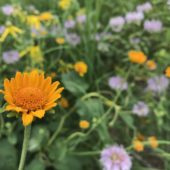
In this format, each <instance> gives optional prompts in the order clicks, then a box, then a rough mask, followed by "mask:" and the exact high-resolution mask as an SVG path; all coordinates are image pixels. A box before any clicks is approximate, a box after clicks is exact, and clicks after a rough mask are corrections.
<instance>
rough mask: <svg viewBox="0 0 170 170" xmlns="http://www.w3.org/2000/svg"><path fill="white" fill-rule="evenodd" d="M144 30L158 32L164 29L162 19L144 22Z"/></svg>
mask: <svg viewBox="0 0 170 170" xmlns="http://www.w3.org/2000/svg"><path fill="white" fill-rule="evenodd" d="M144 30H146V31H148V32H150V33H157V32H161V31H162V22H161V21H160V20H146V21H145V22H144Z"/></svg>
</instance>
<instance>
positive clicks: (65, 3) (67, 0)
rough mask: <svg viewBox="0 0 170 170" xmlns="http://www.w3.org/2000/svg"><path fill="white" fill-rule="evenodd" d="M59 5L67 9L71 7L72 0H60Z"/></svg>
mask: <svg viewBox="0 0 170 170" xmlns="http://www.w3.org/2000/svg"><path fill="white" fill-rule="evenodd" d="M58 6H59V7H60V8H61V9H63V10H66V9H68V8H70V6H71V0H60V1H59V3H58Z"/></svg>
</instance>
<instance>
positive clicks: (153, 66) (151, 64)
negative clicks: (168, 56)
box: [146, 60, 157, 70]
mask: <svg viewBox="0 0 170 170" xmlns="http://www.w3.org/2000/svg"><path fill="white" fill-rule="evenodd" d="M146 66H147V67H148V69H149V70H155V69H156V67H157V65H156V63H155V61H154V60H148V61H147V62H146Z"/></svg>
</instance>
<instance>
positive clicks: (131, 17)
mask: <svg viewBox="0 0 170 170" xmlns="http://www.w3.org/2000/svg"><path fill="white" fill-rule="evenodd" d="M125 19H126V22H127V23H139V22H141V21H142V20H143V19H144V14H143V12H138V11H135V12H128V13H127V14H126V16H125Z"/></svg>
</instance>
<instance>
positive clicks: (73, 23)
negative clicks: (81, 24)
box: [64, 19, 76, 29]
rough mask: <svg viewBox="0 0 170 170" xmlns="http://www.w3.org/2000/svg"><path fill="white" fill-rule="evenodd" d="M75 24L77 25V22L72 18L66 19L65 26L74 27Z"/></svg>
mask: <svg viewBox="0 0 170 170" xmlns="http://www.w3.org/2000/svg"><path fill="white" fill-rule="evenodd" d="M75 25H76V22H75V21H74V20H72V19H69V20H67V21H65V23H64V27H65V28H67V29H70V28H74V27H75Z"/></svg>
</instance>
